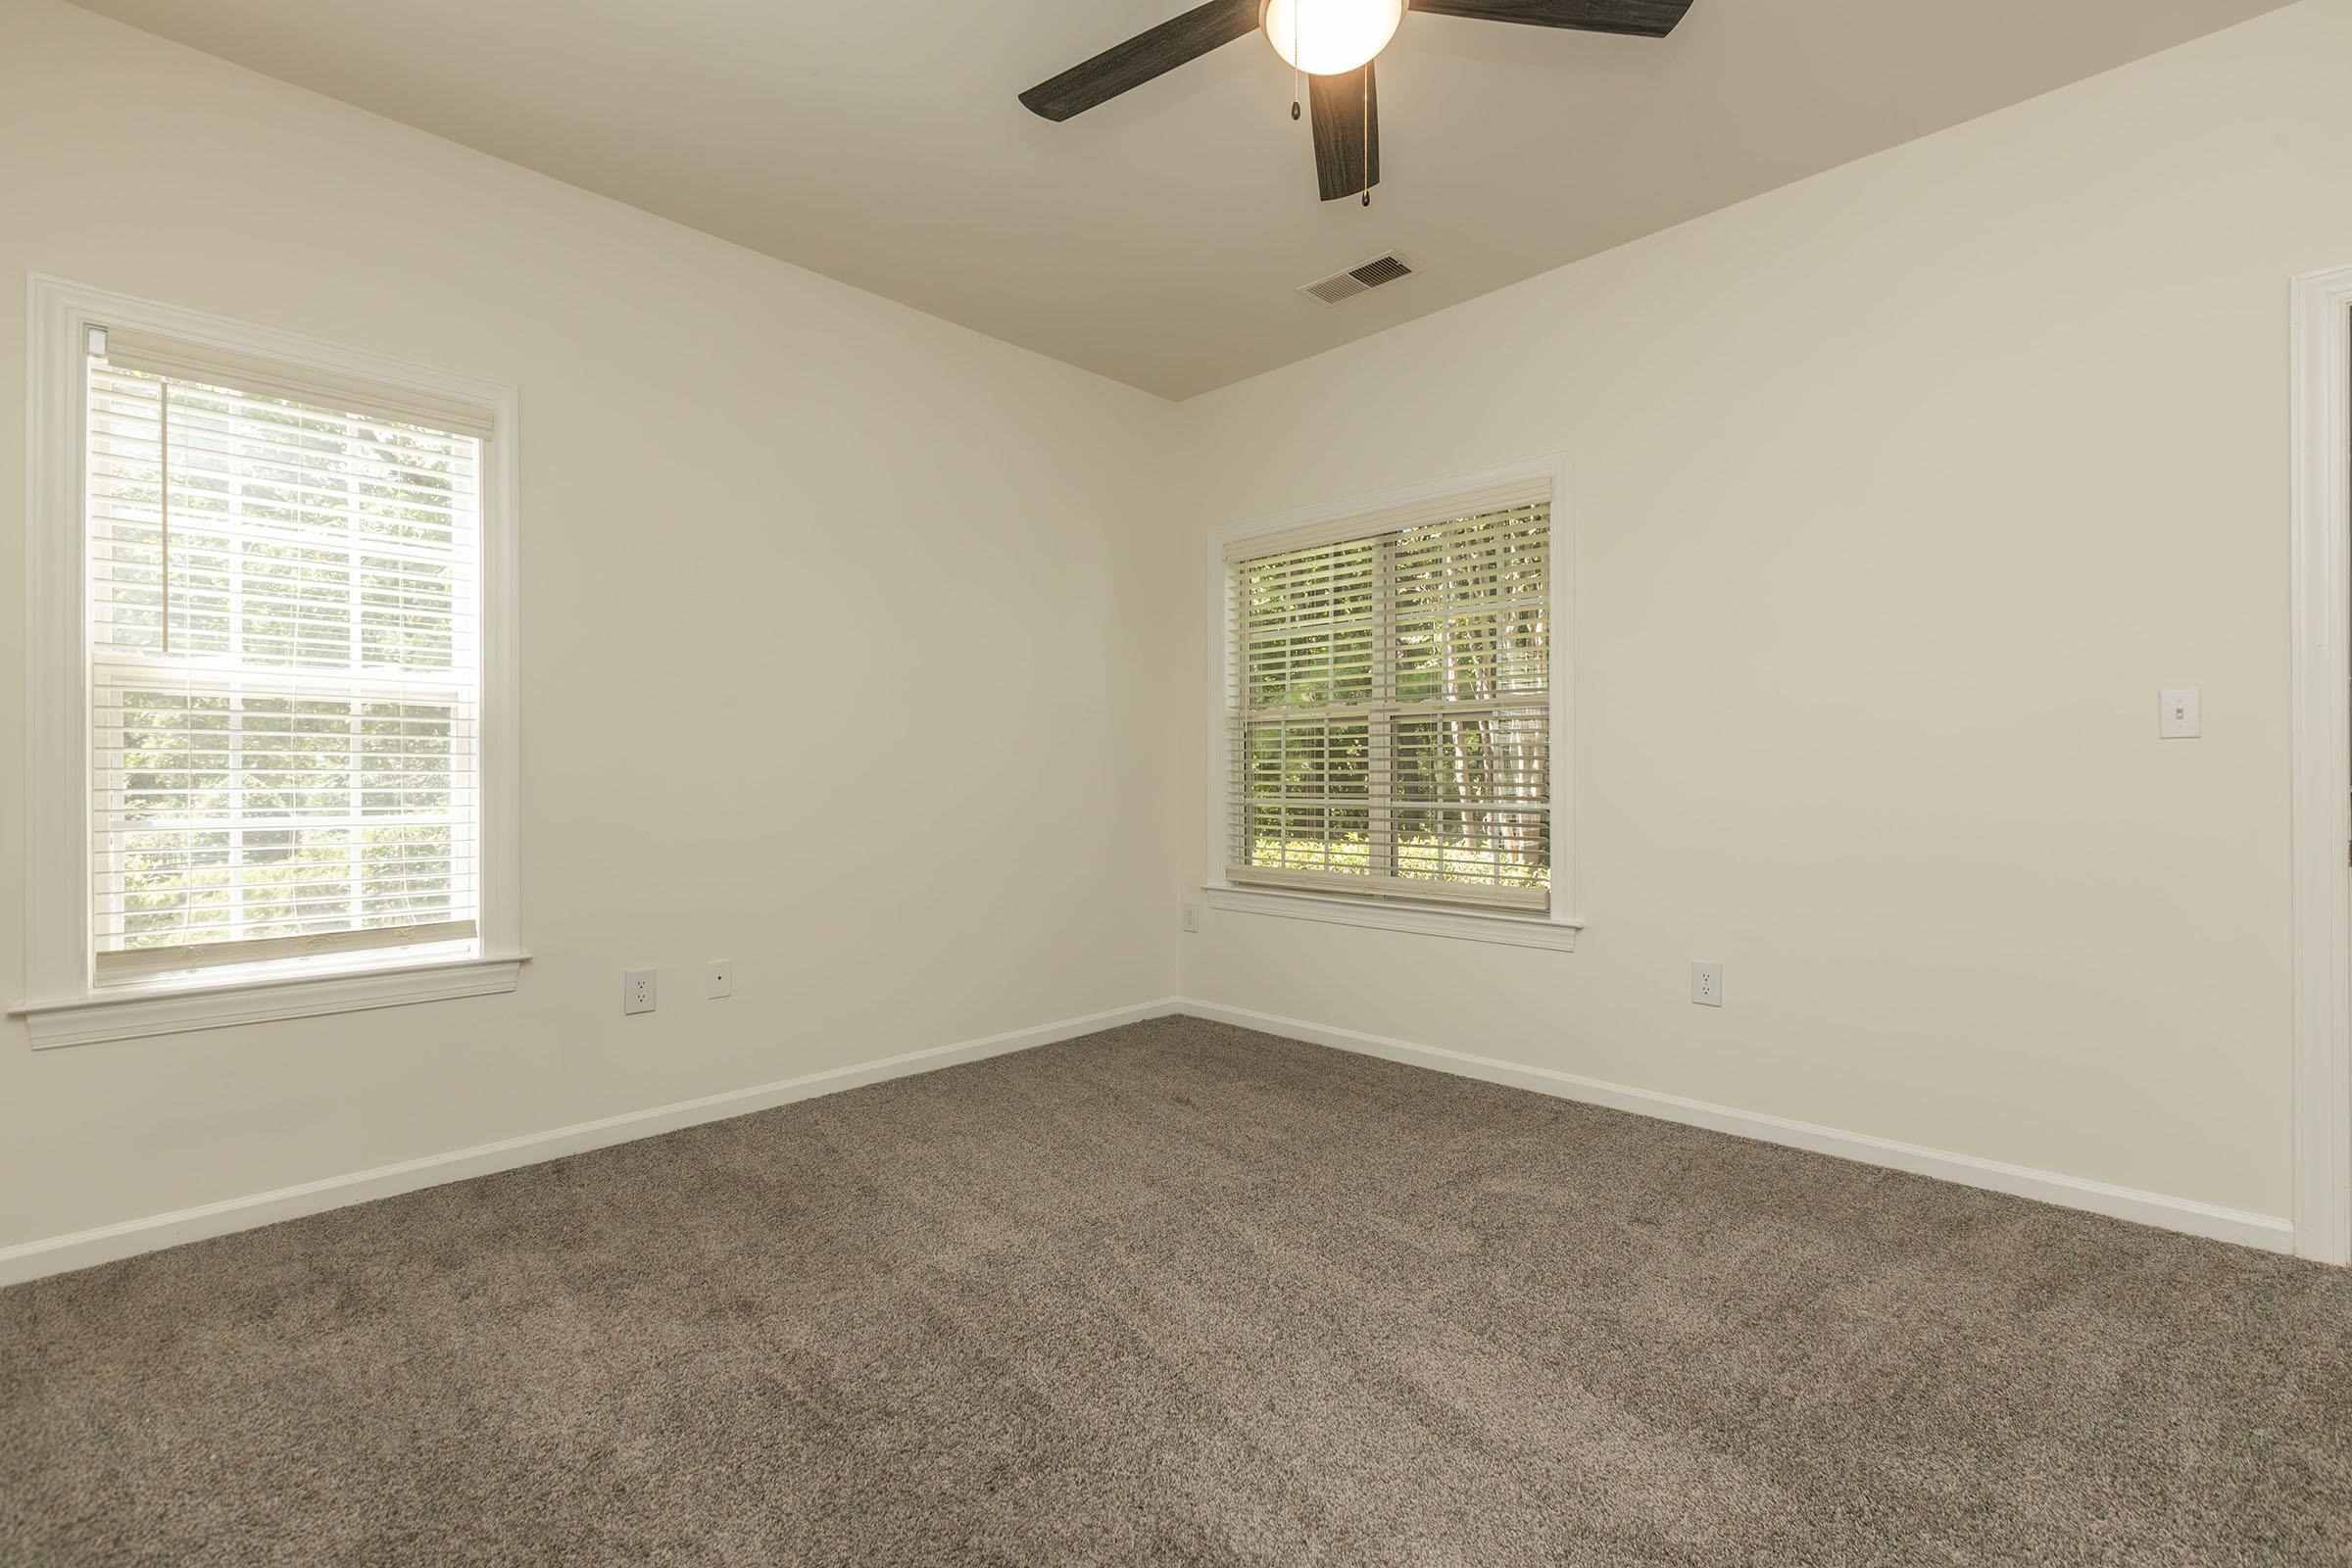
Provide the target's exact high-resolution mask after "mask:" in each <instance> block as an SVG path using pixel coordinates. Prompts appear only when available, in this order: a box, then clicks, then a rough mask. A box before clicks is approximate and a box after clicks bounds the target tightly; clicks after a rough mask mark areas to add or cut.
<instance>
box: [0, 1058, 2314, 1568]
mask: <svg viewBox="0 0 2352 1568" xmlns="http://www.w3.org/2000/svg"><path fill="white" fill-rule="evenodd" d="M0 1357H4V1358H5V1371H4V1373H0V1562H5V1563H7V1564H9V1565H12V1568H13V1565H18V1564H37V1565H42V1568H49V1565H74V1564H83V1563H109V1564H112V1563H170V1564H174V1565H182V1568H190V1565H199V1564H237V1565H240V1568H242V1565H250V1564H264V1563H304V1564H345V1563H348V1564H368V1565H371V1568H375V1565H402V1564H424V1563H430V1564H444V1563H450V1564H458V1563H514V1564H531V1565H541V1564H551V1565H552V1564H612V1563H629V1564H641V1563H711V1564H737V1563H742V1564H754V1563H757V1564H768V1563H876V1564H889V1563H951V1562H952V1563H977V1564H1006V1565H1013V1564H1020V1565H1044V1564H1057V1563H1105V1564H1110V1563H1119V1564H1124V1563H1252V1564H1296V1563H1412V1564H1476V1565H1482V1568H1484V1565H1507V1564H1521V1563H1557V1564H1594V1565H1607V1568H1630V1565H1640V1564H1662V1563H1673V1564H1712V1563H1741V1564H1747V1563H1754V1564H1773V1565H1793V1564H1848V1563H1851V1564H1864V1563H1869V1564H1878V1563H1937V1564H1953V1563H2002V1564H2012V1563H2132V1564H2142V1563H2177V1564H2196V1565H2199V1568H2207V1565H2223V1564H2234V1563H2263V1564H2271V1563H2343V1562H2352V1275H2346V1274H2342V1273H2338V1272H2335V1271H2332V1270H2327V1269H2323V1268H2319V1267H2316V1266H2312V1265H2307V1264H2300V1263H2296V1262H2293V1261H2290V1260H2287V1259H2283V1258H2278V1257H2272V1256H2268V1255H2264V1254H2260V1253H2256V1252H2251V1251H2246V1250H2238V1249H2234V1248H2230V1247H2226V1246H2221V1245H2218V1244H2209V1243H2203V1242H2197V1241H2192V1240H2188V1239H2185V1238H2181V1237H2178V1236H2171V1235H2166V1234H2163V1233H2160V1232H2156V1231H2151V1230H2143V1229H2139V1228H2137V1227H2134V1226H2130V1225H2125V1224H2120V1223H2114V1222H2110V1221H2106V1220H2101V1219H2097V1218H2093V1217H2090V1216H2086V1215H2082V1214H2077V1213H2072V1212H2068V1211H2065V1210H2060V1209H2054V1208H2045V1207H2042V1206H2039V1205H2036V1204H2033V1203H2027V1202H2021V1201H2014V1200H2010V1199H2004V1198H1997V1197H1992V1196H1988V1195H1985V1194H1982V1193H1977V1192H1973V1191H1970V1190H1967V1189H1963V1188H1958V1187H1950V1186H1945V1185H1943V1184H1940V1183H1936V1182H1932V1181H1926V1180H1922V1179H1919V1178H1914V1177H1906V1176H1899V1175H1893V1174H1889V1173H1887V1172H1884V1171H1879V1170H1875V1169H1871V1168H1869V1167H1866V1166H1861V1165H1853V1164H1846V1163H1842V1162H1840V1161H1838V1160H1833V1159H1826V1158H1822V1157H1819V1156H1816V1155H1811V1154H1803V1153H1796V1152H1790V1151H1787V1150H1783V1149H1777V1148H1773V1147H1769V1146H1765V1145H1760V1144H1752V1143H1746V1142H1743V1141H1740V1140H1738V1139H1732V1138H1724V1137H1719V1136H1716V1135H1713V1134H1709V1133H1702V1132H1697V1131H1692V1130H1690V1129H1686V1128H1679V1127H1674V1126H1669V1125H1666V1124H1663V1123H1658V1122H1652V1121H1645V1120H1642V1119H1639V1118H1635V1117H1631V1116H1624V1115H1619V1114H1616V1113H1613V1112H1610V1111H1604V1110H1596V1109H1592V1108H1589V1107H1585V1106H1579V1105H1574V1104H1569V1103H1563V1102H1559V1101H1553V1100H1547V1099H1543V1098H1540V1097H1537V1096H1534V1095H1527V1094H1521V1093H1518V1092H1515V1091H1512V1090H1506V1089H1497V1088H1493V1087H1490V1086H1487V1085H1482V1084H1474V1083H1467V1082H1463V1081H1459V1080H1455V1079H1451V1078H1446V1077H1441V1076H1438V1075H1435V1074H1431V1073H1425V1072H1420V1071H1416V1070H1414V1069H1411V1068H1406V1067H1399V1066H1395V1065H1392V1064H1389V1063H1386V1062H1381V1061H1374V1060H1367V1059H1363V1058H1359V1057H1354V1056H1348V1055H1343V1054H1336V1053H1333V1052H1328V1051H1324V1050H1320V1049H1318V1048H1315V1047H1312V1046H1304V1045H1299V1044H1298V1043H1296V1042H1291V1041H1284V1040H1277V1039H1273V1038H1270V1037H1268V1036H1264V1035H1256V1034H1250V1033H1248V1032H1246V1031H1243V1030H1238V1029H1231V1028H1226V1027H1223V1026H1220V1025H1215V1024H1208V1023H1201V1022H1198V1021H1194V1020H1190V1019H1170V1020H1165V1021H1162V1022H1156V1023H1148V1024H1139V1025H1136V1026H1134V1027H1132V1028H1127V1029H1121V1030H1115V1031H1111V1032H1109V1033H1106V1034H1102V1035H1097V1036H1094V1037H1092V1038H1090V1039H1086V1040H1080V1041H1073V1042H1070V1043H1068V1044H1066V1045H1059V1046H1053V1047H1049V1048H1046V1049H1044V1050H1040V1051H1033V1052H1028V1053H1025V1054H1019V1055H1013V1056H1005V1057H1000V1058H998V1059H995V1060H992V1061H987V1062H981V1063H977V1064H974V1065H971V1066H965V1067H959V1068H955V1069H952V1070H950V1071H946V1072H940V1073H935V1074H932V1075H929V1076H926V1077H920V1078H911V1079H906V1080H902V1081H899V1082H896V1083H891V1084H884V1085H879V1086H876V1087H873V1088H867V1089H859V1090H856V1091H854V1092H852V1093H849V1094H845V1095H840V1096H836V1097H834V1098H831V1099H827V1100H820V1101H811V1102H808V1103H802V1104H798V1105H792V1106H788V1107H786V1108H784V1109H781V1110H775V1111H769V1112H765V1113H763V1114H760V1115H757V1116H749V1117H744V1118H742V1119H740V1120H735V1121H729V1122H723V1123H718V1124H714V1125H711V1126H707V1127H700V1128H695V1129H691V1130H689V1131H685V1132H680V1133H674V1134H671V1135H669V1136H667V1137H664V1138H659V1139H654V1140H650V1141H647V1142H643V1143H637V1144H630V1145H627V1146H625V1147H622V1148H618V1149H613V1150H608V1151H604V1152H598V1153H593V1154H585V1155H581V1156H578V1157H576V1158H572V1159H566V1160H564V1161H561V1162H559V1163H555V1164H548V1165H540V1166H536V1167H533V1168H531V1169H528V1170H520V1171H515V1172H513V1173H511V1174H508V1175H503V1176H494V1177H488V1178H484V1179H481V1180H478V1181H471V1182H466V1183H464V1184H462V1185H459V1186H453V1187H444V1188H439V1189H435V1190H433V1191H430V1192H425V1193H418V1194H415V1195H413V1196H410V1197H405V1198H398V1199H392V1200H388V1201H383V1202H379V1203H373V1204H369V1205H367V1206H365V1207H360V1208H351V1209H344V1210H341V1211H339V1212H335V1213H331V1214H323V1215H319V1216H318V1217H316V1218H312V1219H306V1220H300V1221H296V1222H294V1223H291V1224H286V1225H280V1226H276V1227H273V1228H271V1229H269V1230H263V1231H254V1232H248V1233H246V1234H244V1235H240V1236H233V1237H226V1238H222V1239H221V1240H219V1241H213V1242H205V1243H200V1244H197V1245H195V1246H190V1247H185V1248H181V1249H178V1250H173V1251H170V1252H163V1253H157V1254H152V1255H149V1256H146V1257H140V1258H134V1259H131V1260H128V1261H125V1262H121V1263H115V1264H110V1265H108V1266H106V1267H103V1268H96V1269H91V1270H88V1271H86V1272H83V1273H79V1274H74V1275H70V1276H66V1277H63V1278H59V1279H54V1280H48V1281H43V1282H39V1283H35V1284H32V1285H27V1286H23V1287H19V1288H17V1289H14V1290H10V1291H8V1292H5V1293H0Z"/></svg>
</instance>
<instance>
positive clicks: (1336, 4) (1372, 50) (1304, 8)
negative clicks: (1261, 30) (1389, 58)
mask: <svg viewBox="0 0 2352 1568" xmlns="http://www.w3.org/2000/svg"><path fill="white" fill-rule="evenodd" d="M1403 21H1404V0H1266V13H1265V17H1264V19H1263V25H1264V27H1265V29H1266V41H1267V42H1269V43H1271V44H1272V45H1273V46H1274V52H1275V53H1276V54H1278V55H1280V56H1282V60H1283V64H1284V65H1287V66H1295V67H1297V68H1298V69H1299V70H1300V71H1303V72H1305V73H1307V74H1308V75H1310V76H1337V75H1342V74H1344V73H1348V72H1350V71H1353V70H1355V69H1356V68H1357V67H1358V66H1360V65H1362V64H1363V63H1364V62H1365V61H1367V60H1370V59H1371V58H1372V57H1373V56H1374V55H1377V54H1379V53H1380V52H1381V51H1382V50H1383V49H1386V48H1387V47H1388V46H1389V40H1390V39H1391V38H1394V37H1396V36H1397V26H1398V25H1399V24H1401V23H1402V22H1403Z"/></svg>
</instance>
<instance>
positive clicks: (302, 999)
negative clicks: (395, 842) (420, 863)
mask: <svg viewBox="0 0 2352 1568" xmlns="http://www.w3.org/2000/svg"><path fill="white" fill-rule="evenodd" d="M528 958H529V956H528V955H527V954H515V955H512V956H505V957H487V958H477V957H471V956H467V957H459V958H444V959H438V960H424V961H417V960H416V959H411V960H409V961H407V962H383V961H378V962H376V963H374V964H371V965H367V966H363V967H359V968H353V967H338V968H336V969H335V970H333V971H332V972H330V973H325V974H318V973H313V974H284V975H279V976H277V977H275V978H271V979H264V980H238V981H234V982H231V983H228V984H224V985H223V984H205V985H194V986H176V987H172V988H169V989H163V990H158V991H153V992H148V993H145V994H142V993H140V992H137V991H124V992H123V993H122V994H120V995H104V994H101V995H92V996H85V997H75V998H73V999H71V1000H69V1001H65V1002H57V1003H39V1002H28V1003H26V1004H25V1005H23V1006H19V1007H12V1008H10V1009H9V1010H10V1012H11V1014H12V1015H14V1016H17V1017H21V1018H23V1019H24V1020H25V1029H26V1031H27V1032H28V1033H29V1034H30V1035H31V1036H32V1045H33V1049H34V1050H36V1051H46V1050H49V1049H51V1048H53V1047H57V1046H87V1045H94V1044H96V1043H98V1042H100V1041H104V1040H139V1039H143V1038H145V1037H147V1036H149V1035H174V1034H184V1033H186V1032H188V1031H190V1030H194V1029H225V1028H228V1027H230V1026H231V1025H234V1024H243V1023H268V1022H270V1021H271V1020H273V1019H278V1018H315V1017H317V1016H319V1014H321V1013H328V1012H364V1011H366V1010H368V1008H371V1007H402V1006H407V1005H411V1004H413V1003H418V1002H449V1001H453V1000H455V999H456V998H459V997H486V996H491V995H494V994H495V993H498V992H501V991H512V990H514V989H515V986H516V984H517V983H519V980H520V976H521V972H522V966H523V964H524V963H525V962H527V961H528Z"/></svg>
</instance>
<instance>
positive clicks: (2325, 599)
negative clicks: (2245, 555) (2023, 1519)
mask: <svg viewBox="0 0 2352 1568" xmlns="http://www.w3.org/2000/svg"><path fill="white" fill-rule="evenodd" d="M2293 544H2294V556H2293V563H2292V567H2291V570H2292V577H2293V598H2294V603H2293V628H2294V649H2293V653H2294V658H2293V663H2294V857H2295V874H2294V901H2295V910H2294V949H2295V951H2294V961H2295V972H2294V1003H2295V1005H2294V1017H2295V1054H2294V1200H2295V1205H2294V1217H2295V1250H2296V1251H2298V1252H2300V1253H2302V1254H2303V1255H2304V1256H2305V1257H2309V1258H2316V1259H2318V1260H2320V1261H2322V1262H2327V1263H2337V1264H2346V1263H2352V918H2348V915H2347V909H2346V902H2347V898H2346V895H2347V889H2348V887H2352V871H2348V869H2347V862H2348V860H2352V659H2348V658H2347V648H2348V647H2352V267H2340V268H2335V269H2332V270H2328V271H2325V272H2309V273H2306V274H2304V275H2303V276H2301V277H2298V278H2297V279H2295V306H2294V540H2293Z"/></svg>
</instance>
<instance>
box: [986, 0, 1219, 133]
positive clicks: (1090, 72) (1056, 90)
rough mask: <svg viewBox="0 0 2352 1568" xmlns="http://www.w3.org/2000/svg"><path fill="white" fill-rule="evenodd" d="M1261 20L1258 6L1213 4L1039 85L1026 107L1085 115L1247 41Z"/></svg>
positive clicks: (1025, 99) (1062, 116) (1057, 116)
mask: <svg viewBox="0 0 2352 1568" xmlns="http://www.w3.org/2000/svg"><path fill="white" fill-rule="evenodd" d="M1257 14H1258V0H1209V3H1208V4H1207V5H1204V6H1195V7H1193V9H1192V10H1190V11H1187V12H1186V13H1185V14H1184V15H1183V16H1181V17H1175V18H1171V19H1170V20H1168V21H1166V22H1163V23H1161V24H1160V25H1158V26H1156V27H1153V28H1152V30H1151V31H1149V32H1139V33H1137V34H1136V35H1135V36H1134V37H1132V38H1130V39H1128V40H1127V41H1126V42H1125V43H1121V44H1113V45H1112V46H1111V47H1109V48H1108V49H1105V50H1103V52H1102V53H1101V54H1099V55H1097V56H1095V58H1094V59H1092V60H1089V61H1088V62H1087V63H1086V64H1085V65H1082V66H1072V67H1071V68H1070V69H1069V70H1067V71H1065V72H1063V73H1061V74H1060V75H1058V76H1055V77H1054V78H1053V79H1051V80H1049V81H1041V82H1039V83H1038V84H1037V85H1036V86H1034V87H1032V88H1030V89H1029V90H1028V91H1027V92H1025V93H1023V94H1021V102H1022V103H1024V104H1026V105H1028V106H1029V108H1030V109H1031V110H1032V111H1034V112H1035V113H1037V114H1040V115H1043V116H1045V117H1046V118H1047V119H1048V120H1054V121H1061V120H1067V119H1069V118H1070V117H1071V116H1072V115H1077V114H1084V113H1085V112H1086V111H1087V110H1089V109H1092V108H1094V107H1095V105H1097V104H1103V103H1108V102H1109V101H1110V100H1111V99H1113V98H1116V97H1117V96H1118V95H1119V94H1121V93H1123V92H1125V91H1126V90H1127V89H1128V88H1130V87H1140V86H1142V85H1143V84H1144V83H1145V82H1147V81H1150V80H1151V79H1152V77H1154V76H1161V75H1165V74H1167V73H1169V72H1171V71H1174V70H1175V69H1176V68H1177V67H1178V66H1181V65H1183V64H1185V63H1186V62H1188V61H1192V60H1198V59H1200V58H1201V56H1202V55H1204V54H1207V53H1208V52H1209V51H1210V50H1211V49H1218V48H1222V47H1223V46H1225V45H1226V44H1229V43H1231V42H1233V41H1234V40H1235V39H1236V38H1247V37H1248V36H1250V34H1251V33H1253V32H1255V31H1256V30H1257Z"/></svg>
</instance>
